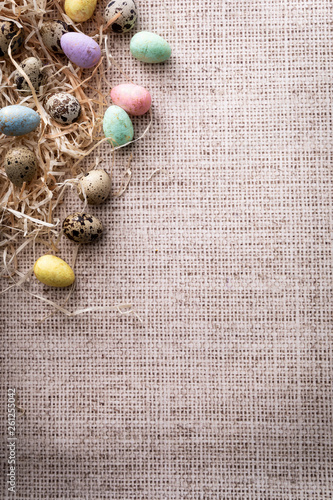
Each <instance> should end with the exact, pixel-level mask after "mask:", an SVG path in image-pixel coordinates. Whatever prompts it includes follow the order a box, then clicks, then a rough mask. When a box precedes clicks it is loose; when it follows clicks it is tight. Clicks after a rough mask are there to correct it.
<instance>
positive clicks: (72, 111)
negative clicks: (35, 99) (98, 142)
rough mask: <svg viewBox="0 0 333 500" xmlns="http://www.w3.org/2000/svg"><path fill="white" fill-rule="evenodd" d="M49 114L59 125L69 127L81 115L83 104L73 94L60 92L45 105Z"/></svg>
mask: <svg viewBox="0 0 333 500" xmlns="http://www.w3.org/2000/svg"><path fill="white" fill-rule="evenodd" d="M45 109H46V111H47V112H48V114H49V115H50V116H51V117H52V118H53V120H55V121H56V122H57V123H61V124H62V125H67V124H69V123H73V122H75V121H76V120H77V119H78V118H79V116H80V114H81V104H80V103H79V101H78V100H77V99H76V97H75V96H73V95H72V94H66V93H65V92H60V93H59V94H54V95H53V96H51V97H50V98H49V99H48V100H47V101H46V104H45Z"/></svg>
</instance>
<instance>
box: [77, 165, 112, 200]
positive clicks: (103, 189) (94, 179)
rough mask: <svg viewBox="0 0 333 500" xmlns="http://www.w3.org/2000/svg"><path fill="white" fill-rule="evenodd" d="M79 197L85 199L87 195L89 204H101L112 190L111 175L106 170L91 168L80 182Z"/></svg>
mask: <svg viewBox="0 0 333 500" xmlns="http://www.w3.org/2000/svg"><path fill="white" fill-rule="evenodd" d="M77 190H78V193H79V198H80V199H81V200H82V201H84V194H85V195H86V198H87V202H88V204H89V205H100V204H101V203H103V201H105V200H106V199H107V197H108V196H109V194H110V191H111V177H110V176H109V174H107V173H106V172H105V170H91V172H88V173H87V174H86V175H85V176H84V177H82V179H80V182H79V184H78V188H77Z"/></svg>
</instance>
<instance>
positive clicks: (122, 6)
mask: <svg viewBox="0 0 333 500" xmlns="http://www.w3.org/2000/svg"><path fill="white" fill-rule="evenodd" d="M118 12H121V16H120V17H118V19H117V20H116V21H115V22H114V23H113V24H111V26H110V28H111V30H112V31H113V32H114V33H126V31H129V30H131V29H132V28H133V27H134V25H135V23H136V20H137V10H136V5H135V2H134V0H111V1H110V2H109V3H108V4H107V6H106V9H105V13H104V17H105V20H106V22H108V21H110V19H112V18H113V17H114V16H115V15H116V14H118Z"/></svg>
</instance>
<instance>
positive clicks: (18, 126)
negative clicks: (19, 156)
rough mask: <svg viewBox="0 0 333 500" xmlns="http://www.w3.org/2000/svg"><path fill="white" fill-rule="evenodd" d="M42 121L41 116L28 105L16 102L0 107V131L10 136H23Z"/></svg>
mask: <svg viewBox="0 0 333 500" xmlns="http://www.w3.org/2000/svg"><path fill="white" fill-rule="evenodd" d="M39 123H40V116H39V114H38V113H36V111H34V110H33V109H31V108H28V107H27V106H20V105H19V104H14V105H13V106H6V107H4V108H2V109H0V133H2V134H5V135H9V136H11V137H12V136H21V135H24V134H28V133H29V132H32V131H33V130H35V129H36V128H37V127H38V125H39Z"/></svg>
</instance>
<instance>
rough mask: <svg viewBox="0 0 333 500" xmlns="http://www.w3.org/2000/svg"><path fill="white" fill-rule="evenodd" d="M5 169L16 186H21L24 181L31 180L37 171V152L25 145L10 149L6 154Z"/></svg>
mask: <svg viewBox="0 0 333 500" xmlns="http://www.w3.org/2000/svg"><path fill="white" fill-rule="evenodd" d="M5 171H6V174H7V177H8V179H9V180H10V181H11V182H12V183H13V184H15V186H18V187H21V186H22V184H23V183H24V182H30V181H31V180H32V179H33V177H34V175H35V173H36V171H37V159H36V156H35V154H34V153H33V152H32V151H30V149H28V148H27V147H25V146H16V147H15V148H13V149H10V150H9V151H8V152H7V154H6V156H5Z"/></svg>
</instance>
